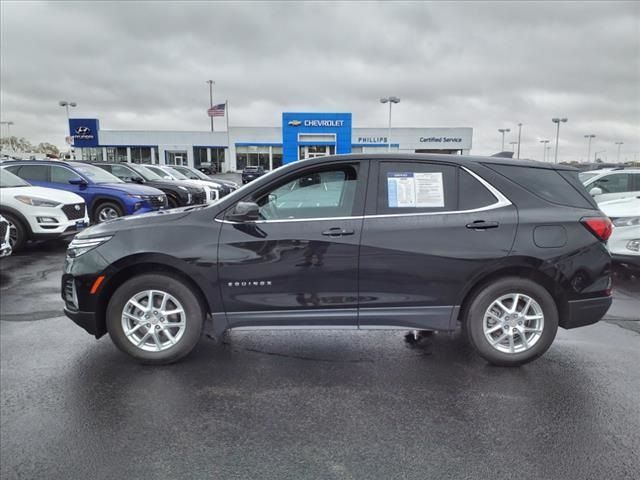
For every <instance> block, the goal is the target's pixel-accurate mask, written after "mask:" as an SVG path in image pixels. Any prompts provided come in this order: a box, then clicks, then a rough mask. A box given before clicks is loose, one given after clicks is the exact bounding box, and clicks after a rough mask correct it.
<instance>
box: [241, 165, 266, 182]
mask: <svg viewBox="0 0 640 480" xmlns="http://www.w3.org/2000/svg"><path fill="white" fill-rule="evenodd" d="M264 174H265V171H264V168H263V167H261V166H253V167H244V168H243V169H242V184H243V185H244V184H247V183H249V182H250V181H252V180H255V179H256V178H258V177H261V176H262V175H264Z"/></svg>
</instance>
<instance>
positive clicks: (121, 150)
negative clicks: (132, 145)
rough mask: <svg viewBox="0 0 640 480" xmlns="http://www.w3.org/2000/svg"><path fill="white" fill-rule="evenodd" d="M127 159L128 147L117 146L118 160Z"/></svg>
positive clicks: (123, 160) (124, 160)
mask: <svg viewBox="0 0 640 480" xmlns="http://www.w3.org/2000/svg"><path fill="white" fill-rule="evenodd" d="M126 161H127V147H116V162H126Z"/></svg>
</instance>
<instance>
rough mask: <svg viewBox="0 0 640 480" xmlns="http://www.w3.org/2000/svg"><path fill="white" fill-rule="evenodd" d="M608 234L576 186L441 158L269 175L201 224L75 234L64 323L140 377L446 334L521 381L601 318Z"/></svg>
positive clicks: (178, 219) (491, 163)
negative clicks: (114, 353) (205, 339)
mask: <svg viewBox="0 0 640 480" xmlns="http://www.w3.org/2000/svg"><path fill="white" fill-rule="evenodd" d="M611 228H612V226H611V222H610V221H609V219H608V218H607V217H606V216H605V215H603V214H602V213H601V212H600V211H599V210H598V207H597V205H596V204H595V203H594V201H593V199H592V198H591V196H590V195H589V194H588V193H587V192H586V190H585V189H584V187H583V186H582V185H581V183H580V181H579V180H578V175H577V170H575V169H573V168H570V167H564V166H560V165H551V164H547V163H539V162H534V161H514V160H510V159H504V158H492V157H466V156H454V155H420V154H395V155H393V154H384V155H366V154H358V155H342V156H332V157H324V158H317V159H311V160H304V161H299V162H294V163H291V164H288V165H286V166H284V167H281V168H278V169H276V170H274V171H272V172H271V173H269V174H267V175H264V176H263V177H260V178H258V179H256V180H255V181H253V182H251V183H250V184H248V185H247V186H245V187H243V188H241V189H239V190H237V191H235V192H233V193H232V194H230V195H228V196H227V197H225V198H223V199H222V200H221V201H219V202H217V203H215V204H212V205H209V206H195V207H185V208H180V209H174V210H171V211H159V212H155V213H149V214H144V215H137V216H133V217H125V218H118V219H115V220H112V221H108V222H105V223H102V224H100V225H96V226H94V227H91V228H89V229H87V230H85V231H83V232H81V233H79V234H78V235H77V236H76V237H75V238H74V240H73V241H72V242H71V244H70V245H69V249H68V252H67V258H66V261H65V267H64V275H63V277H62V297H63V299H64V302H65V313H66V315H67V316H69V317H70V318H71V319H72V320H73V321H74V322H76V323H77V324H78V325H80V326H82V327H83V328H84V329H86V330H87V331H88V332H89V333H91V334H93V335H94V336H95V337H96V338H100V337H101V336H102V335H104V334H105V333H108V334H109V336H110V337H111V339H112V341H113V342H114V343H115V344H116V346H117V347H118V348H120V349H121V350H122V351H124V352H126V353H128V354H129V355H131V356H133V357H135V358H136V359H138V360H139V361H141V362H144V363H153V364H162V363H170V362H174V361H176V360H178V359H180V358H182V357H184V356H185V355H187V354H188V353H189V352H190V351H191V350H192V349H193V348H194V347H195V345H196V343H197V342H198V340H199V338H200V336H201V333H202V331H203V326H204V323H205V321H211V322H212V329H213V332H214V335H217V336H219V335H221V334H222V333H223V332H224V331H226V330H228V329H256V328H264V327H268V328H357V329H410V330H441V331H451V330H454V329H456V328H457V325H458V324H461V327H462V330H463V334H464V336H465V337H466V338H467V339H468V340H469V342H470V343H471V345H472V346H473V347H474V348H475V350H476V351H477V352H478V354H479V355H481V356H482V357H483V358H485V359H486V360H487V361H489V362H491V363H494V364H497V365H505V366H510V365H521V364H523V363H526V362H529V361H531V360H533V359H535V358H537V357H538V356H540V355H542V354H543V353H544V352H545V351H546V350H547V349H548V348H549V346H550V345H551V343H552V342H553V340H554V337H555V336H556V331H557V328H558V326H560V327H563V328H567V329H570V328H575V327H580V326H583V325H589V324H592V323H595V322H597V321H598V320H600V319H601V318H602V316H603V315H604V314H605V313H606V311H607V309H608V308H609V306H610V304H611V280H610V262H611V259H610V255H609V252H608V250H607V245H606V241H607V238H608V237H609V235H610V233H611Z"/></svg>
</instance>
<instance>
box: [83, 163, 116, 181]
mask: <svg viewBox="0 0 640 480" xmlns="http://www.w3.org/2000/svg"><path fill="white" fill-rule="evenodd" d="M73 168H74V169H75V170H76V171H77V172H80V173H81V174H82V175H84V176H85V177H87V178H88V179H89V180H91V181H92V182H93V183H124V182H123V181H122V180H120V179H119V178H118V177H116V176H115V175H112V174H110V173H109V172H107V171H105V170H103V169H101V168H99V167H94V166H93V165H73Z"/></svg>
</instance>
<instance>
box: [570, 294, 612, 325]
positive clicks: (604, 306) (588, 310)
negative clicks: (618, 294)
mask: <svg viewBox="0 0 640 480" xmlns="http://www.w3.org/2000/svg"><path fill="white" fill-rule="evenodd" d="M612 301H613V298H612V297H610V296H609V297H597V298H587V299H585V300H573V301H569V312H568V315H567V316H566V318H563V319H561V320H560V326H561V327H562V328H577V327H584V326H585V325H591V324H593V323H596V322H598V321H600V320H601V319H602V317H604V315H605V313H607V310H609V307H610V306H611V302H612Z"/></svg>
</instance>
